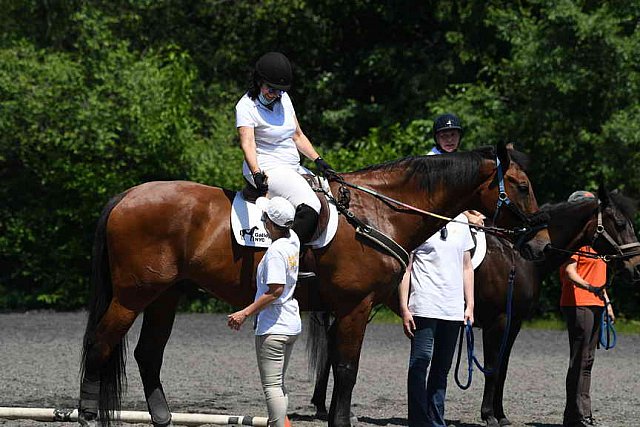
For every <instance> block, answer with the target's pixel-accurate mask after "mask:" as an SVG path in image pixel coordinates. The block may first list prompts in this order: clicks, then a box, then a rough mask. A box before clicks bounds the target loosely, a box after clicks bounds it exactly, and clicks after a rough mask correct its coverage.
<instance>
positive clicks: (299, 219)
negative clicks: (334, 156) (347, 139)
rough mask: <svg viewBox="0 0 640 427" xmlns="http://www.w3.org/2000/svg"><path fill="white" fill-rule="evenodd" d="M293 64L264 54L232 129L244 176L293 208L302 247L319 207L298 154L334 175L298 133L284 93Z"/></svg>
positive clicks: (291, 109) (238, 108)
mask: <svg viewBox="0 0 640 427" xmlns="http://www.w3.org/2000/svg"><path fill="white" fill-rule="evenodd" d="M292 80H293V72H292V69H291V63H290V62H289V60H288V59H287V57H286V56H284V55H283V54H282V53H279V52H268V53H265V54H264V55H262V56H261V57H260V59H258V61H257V62H256V64H255V68H254V71H253V78H252V82H251V87H250V88H249V90H248V91H247V92H246V93H245V94H244V96H243V97H242V98H241V99H240V100H239V101H238V103H237V104H236V128H237V130H238V135H239V137H240V147H241V148H242V151H243V153H244V163H243V166H242V173H243V175H244V177H245V179H246V180H247V181H248V182H249V183H251V184H252V185H253V186H254V187H256V188H257V189H258V191H259V193H260V194H261V195H265V194H266V193H267V191H268V192H269V194H270V196H271V197H274V196H281V197H284V198H285V199H287V200H288V201H289V202H291V203H292V204H293V205H294V206H295V207H296V215H295V220H294V223H293V226H292V227H291V228H292V229H293V230H294V231H295V232H296V234H297V235H298V236H299V238H300V242H301V243H302V244H305V243H308V242H309V241H310V239H311V237H312V235H313V233H314V231H315V228H316V225H317V222H318V214H319V212H320V202H319V200H318V198H317V196H316V194H315V193H314V192H313V190H312V189H311V187H310V186H309V185H308V184H307V182H306V181H305V179H304V178H303V177H302V176H301V175H302V174H311V172H310V171H309V170H308V169H306V168H304V167H302V166H301V165H300V154H299V153H302V154H303V155H304V156H305V157H307V158H309V159H311V160H313V161H314V162H315V164H316V167H317V168H318V170H319V171H320V172H321V173H322V174H323V175H324V176H325V177H326V178H328V179H332V178H335V177H336V172H335V171H334V170H333V169H332V168H331V166H329V164H328V163H327V162H326V161H325V160H324V159H322V157H320V155H319V154H318V152H317V151H316V150H315V148H314V147H313V145H312V144H311V141H309V139H308V138H307V136H306V135H305V134H304V133H303V132H302V129H301V128H300V124H299V123H298V119H297V118H296V112H295V110H294V108H293V104H292V103H291V98H289V95H288V94H287V91H288V90H289V89H290V88H291V83H292Z"/></svg>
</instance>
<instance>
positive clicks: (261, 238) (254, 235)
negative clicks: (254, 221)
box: [240, 225, 269, 243]
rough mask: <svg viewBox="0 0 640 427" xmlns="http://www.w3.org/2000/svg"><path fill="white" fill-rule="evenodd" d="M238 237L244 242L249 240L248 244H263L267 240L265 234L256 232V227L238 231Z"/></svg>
mask: <svg viewBox="0 0 640 427" xmlns="http://www.w3.org/2000/svg"><path fill="white" fill-rule="evenodd" d="M247 236H248V237H247ZM240 237H242V238H243V239H244V240H245V241H247V240H249V241H250V242H262V243H264V242H266V241H267V239H268V238H269V235H268V234H267V233H260V232H258V226H257V225H254V226H253V227H251V228H243V229H242V230H240Z"/></svg>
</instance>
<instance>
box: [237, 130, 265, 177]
mask: <svg viewBox="0 0 640 427" xmlns="http://www.w3.org/2000/svg"><path fill="white" fill-rule="evenodd" d="M238 136H239V137H240V147H241V148H242V152H243V153H244V160H245V161H246V162H247V166H249V170H250V171H251V173H252V174H253V173H256V172H258V171H260V167H259V166H258V155H257V154H256V138H255V134H254V131H253V128H252V127H250V126H240V127H238Z"/></svg>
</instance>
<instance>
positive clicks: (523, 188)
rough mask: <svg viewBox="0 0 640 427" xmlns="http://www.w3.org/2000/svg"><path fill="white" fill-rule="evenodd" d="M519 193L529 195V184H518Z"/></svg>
mask: <svg viewBox="0 0 640 427" xmlns="http://www.w3.org/2000/svg"><path fill="white" fill-rule="evenodd" d="M518 191H520V192H521V193H523V194H529V185H528V184H518Z"/></svg>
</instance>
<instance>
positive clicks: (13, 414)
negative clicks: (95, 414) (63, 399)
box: [0, 407, 267, 427]
mask: <svg viewBox="0 0 640 427" xmlns="http://www.w3.org/2000/svg"><path fill="white" fill-rule="evenodd" d="M0 418H3V419H8V420H34V421H48V422H52V421H58V422H60V421H62V422H64V421H69V422H74V421H78V410H77V409H73V410H71V409H56V408H14V407H0ZM114 420H115V421H122V422H125V423H150V422H151V416H150V415H149V413H148V412H142V411H119V412H116V413H115V417H114ZM171 421H172V422H173V424H174V425H183V426H199V425H202V424H215V425H231V426H254V427H266V426H267V418H265V417H248V416H233V415H214V414H187V413H181V412H173V413H171Z"/></svg>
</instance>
